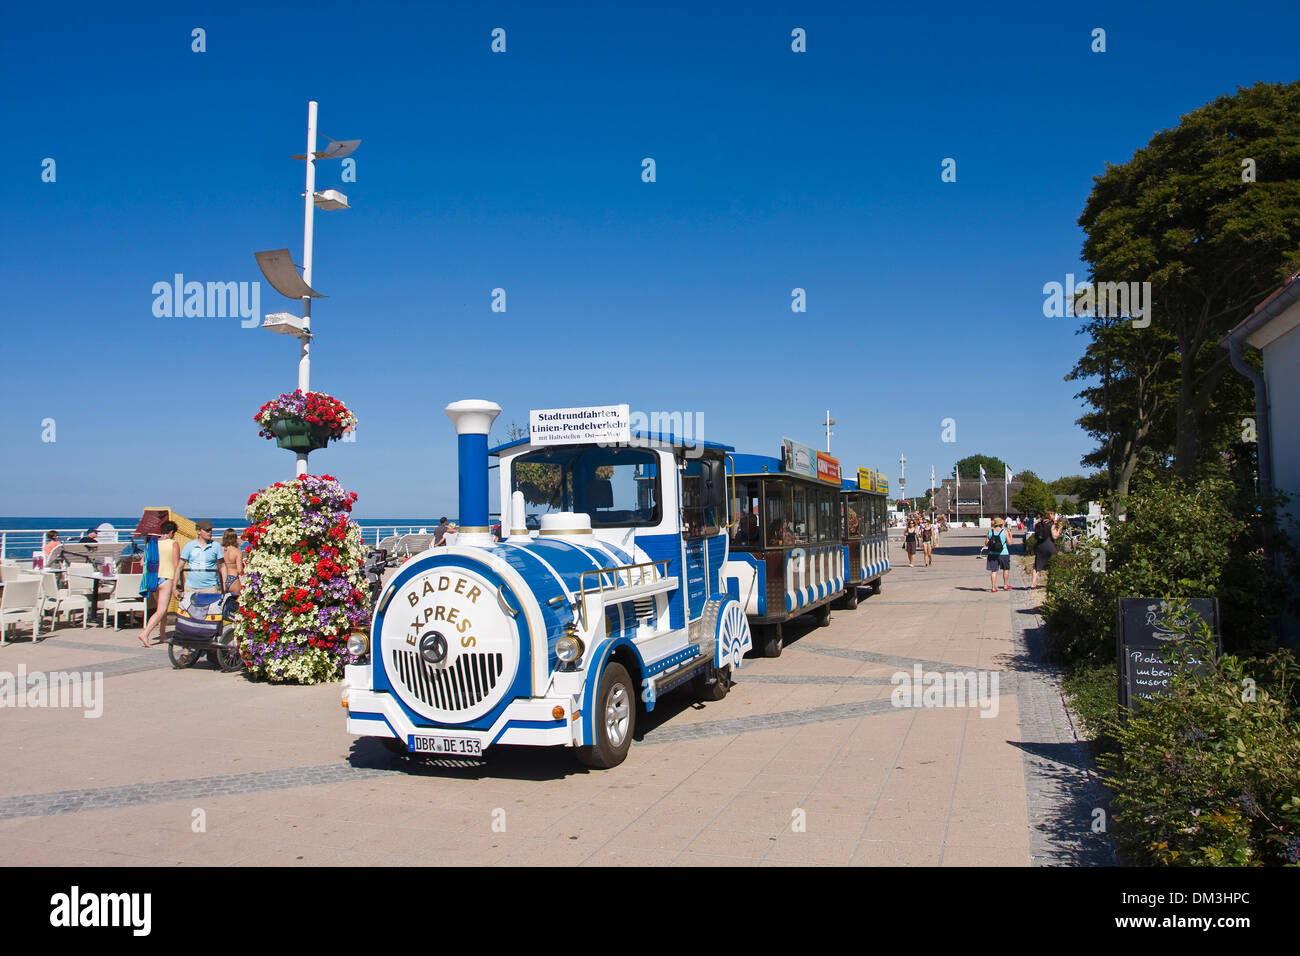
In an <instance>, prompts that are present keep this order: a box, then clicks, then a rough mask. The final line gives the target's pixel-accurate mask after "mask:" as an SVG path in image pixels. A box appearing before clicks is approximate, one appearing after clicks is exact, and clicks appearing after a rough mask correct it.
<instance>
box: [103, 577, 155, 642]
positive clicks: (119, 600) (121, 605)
mask: <svg viewBox="0 0 1300 956" xmlns="http://www.w3.org/2000/svg"><path fill="white" fill-rule="evenodd" d="M142 580H144V575H143V574H119V575H118V576H117V587H116V588H115V589H114V590H113V595H112V597H108V598H101V599H100V602H99V610H100V613H101V614H102V615H103V617H104V627H108V616H109V615H110V614H112V615H113V630H115V631H116V630H119V629H120V628H119V627H118V620H117V616H118V615H119V614H121V613H122V612H124V611H125V612H126V613H128V614H134V613H135V612H136V611H139V612H140V614H141V616H142V617H143V616H144V613H145V605H144V597H143V596H142V595H141V594H140V582H141V581H142ZM141 626H143V625H141Z"/></svg>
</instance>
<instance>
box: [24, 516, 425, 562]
mask: <svg viewBox="0 0 1300 956" xmlns="http://www.w3.org/2000/svg"><path fill="white" fill-rule="evenodd" d="M231 527H234V528H235V529H236V530H237V531H241V532H242V531H243V530H244V525H242V524H240V525H232V526H231ZM437 527H438V522H437V521H429V522H426V523H424V524H391V525H390V524H386V525H378V526H367V525H362V526H361V541H362V543H363V544H365V545H366V546H367V547H371V548H373V547H374V546H375V545H376V544H378V543H379V542H380V541H383V540H384V539H385V538H392V537H397V536H401V535H404V534H433V532H434V530H435V529H436V528H437ZM50 530H51V529H49V528H44V529H29V528H0V559H17V560H19V561H30V560H31V557H32V552H33V551H43V550H44V548H45V535H46V534H47V533H48V532H49V531H50ZM53 530H55V531H57V532H58V533H59V541H60V543H62V544H70V543H75V542H77V541H79V540H80V539H81V536H82V535H83V534H85V533H86V529H85V528H84V527H78V528H55V529H53ZM134 530H135V528H134V526H131V527H122V528H118V529H117V540H118V541H130V540H131V532H132V531H134ZM224 530H225V529H224V528H218V529H215V531H216V534H217V540H218V541H220V540H221V532H222V531H224ZM101 540H103V541H106V542H107V541H110V540H112V539H111V537H104V538H101Z"/></svg>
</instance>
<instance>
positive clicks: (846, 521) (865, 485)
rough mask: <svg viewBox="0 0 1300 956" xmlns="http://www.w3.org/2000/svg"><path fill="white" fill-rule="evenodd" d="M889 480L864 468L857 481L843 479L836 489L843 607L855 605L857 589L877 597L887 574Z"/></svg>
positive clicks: (860, 470)
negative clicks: (840, 531) (866, 588)
mask: <svg viewBox="0 0 1300 956" xmlns="http://www.w3.org/2000/svg"><path fill="white" fill-rule="evenodd" d="M888 496H889V479H887V478H886V477H885V476H884V475H882V474H880V473H879V472H875V471H871V470H870V469H867V468H859V469H858V480H857V481H851V480H849V479H847V478H845V479H844V480H843V482H842V485H841V489H840V511H841V513H840V527H841V528H843V534H844V538H843V540H844V585H845V591H844V606H845V607H846V608H848V609H850V610H852V609H853V608H855V607H857V606H858V588H860V587H870V588H871V589H872V591H873V593H875V594H879V593H880V590H881V588H882V587H883V584H884V576H885V575H886V574H888V573H889V525H888V519H887V517H886V515H887V513H888V510H889V502H888V500H887V499H888Z"/></svg>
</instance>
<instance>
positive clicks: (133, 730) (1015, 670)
mask: <svg viewBox="0 0 1300 956" xmlns="http://www.w3.org/2000/svg"><path fill="white" fill-rule="evenodd" d="M981 541H982V533H981V532H977V531H974V530H967V531H953V532H950V533H949V534H948V535H946V536H944V538H943V539H942V541H941V543H940V549H939V551H938V553H937V555H936V558H935V564H934V566H933V567H931V568H922V567H921V566H920V564H921V562H920V557H919V556H918V558H917V565H918V566H917V568H916V569H910V568H908V567H907V558H906V555H905V554H904V553H903V551H902V549H901V548H899V547H897V545H895V546H894V548H893V551H892V557H893V560H894V562H895V568H894V570H893V571H891V573H890V574H889V575H887V576H886V578H885V587H884V593H882V594H880V595H875V596H871V597H869V598H867V597H864V599H863V601H862V603H861V605H860V606H859V608H858V609H857V610H856V611H843V610H837V611H835V613H834V614H833V617H832V621H831V624H830V626H828V627H825V628H816V627H814V626H812V622H811V619H807V621H808V623H806V624H800V625H797V626H794V627H790V628H787V643H788V646H787V647H786V649H785V651H784V653H783V654H782V656H781V657H780V658H777V659H774V660H768V659H761V658H750V659H747V660H746V661H745V664H744V667H743V668H741V670H740V671H739V672H738V673H737V675H736V677H737V684H736V686H735V687H734V688H733V689H732V691H731V693H730V695H729V696H728V697H727V698H726V699H725V700H722V701H718V702H710V703H707V704H699V703H695V702H694V701H693V700H692V699H691V698H690V696H689V694H688V693H674V694H671V695H669V696H667V697H665V698H664V699H663V700H661V701H660V703H659V706H658V707H657V708H656V710H655V712H654V713H653V714H652V715H650V717H649V718H647V719H645V720H644V721H643V722H642V723H641V724H640V725H639V728H638V740H637V741H636V742H635V743H634V745H633V747H632V750H631V753H630V754H629V756H628V759H627V761H626V762H625V763H624V764H623V765H622V766H620V767H618V768H616V769H614V770H608V771H588V770H586V769H585V768H582V767H581V766H579V765H578V764H577V763H576V761H575V760H574V759H573V757H572V755H571V754H570V753H568V752H566V751H563V750H541V749H532V748H495V749H494V750H493V751H492V752H491V754H490V756H489V758H488V759H487V760H486V761H485V762H483V763H481V764H473V765H469V766H466V765H463V764H456V763H447V764H445V765H438V764H435V763H413V762H409V761H404V760H401V759H399V758H395V757H392V756H390V755H389V754H388V752H387V750H385V749H384V748H383V747H382V746H381V745H380V744H379V743H378V742H376V741H365V740H362V741H357V740H356V739H355V738H352V737H349V736H348V735H347V734H346V733H345V731H344V726H343V720H344V714H343V711H342V709H341V708H340V706H339V696H340V687H339V685H337V684H332V685H326V686H319V687H274V686H270V685H267V684H255V683H252V682H250V681H248V680H246V679H245V678H243V677H242V676H240V675H228V674H221V673H219V672H217V671H216V670H215V669H214V668H212V667H211V666H210V665H209V664H208V663H207V661H206V660H205V661H204V662H202V663H200V664H199V665H198V666H196V667H194V668H193V669H191V670H187V671H173V670H172V669H171V666H170V664H169V663H168V660H167V653H166V650H165V648H161V647H159V648H154V649H149V650H146V649H144V648H142V647H140V646H139V644H138V643H137V642H136V640H135V635H136V633H138V629H132V630H122V631H118V632H114V631H112V630H101V629H95V628H91V629H89V630H82V629H80V628H75V627H67V626H63V627H60V628H59V629H58V630H57V631H56V632H55V634H54V635H53V636H50V637H47V639H46V640H43V641H42V643H41V644H40V645H39V646H35V647H33V646H32V645H31V643H30V641H28V640H27V639H26V638H21V639H20V640H19V641H18V642H17V643H13V644H10V645H8V646H5V647H0V672H5V673H7V674H16V673H17V672H18V670H19V668H20V666H23V667H25V668H26V670H27V671H28V672H29V673H31V672H35V671H83V672H84V671H89V672H96V673H100V674H102V675H103V677H104V679H103V713H102V716H100V717H98V718H94V719H87V718H86V717H83V715H82V712H81V711H80V710H72V709H31V708H20V709H10V708H3V709H0V752H3V754H4V757H5V773H4V775H3V777H2V778H0V864H6V865H15V864H19V865H21V864H45V865H82V864H93V865H122V864H146V865H161V866H173V865H194V864H216V865H231V864H239V865H266V864H286V865H298V864H301V865H358V864H362V865H365V864H424V865H430V864H432V865H437V864H523V865H529V864H594V865H602V864H620V865H664V864H673V865H702V864H707V865H751V864H762V865H791V864H855V865H878V866H893V865H945V866H1028V865H1032V864H1080V863H1093V864H1095V863H1107V862H1111V860H1110V856H1109V850H1108V848H1107V846H1106V845H1105V840H1104V836H1098V835H1096V834H1094V833H1093V832H1092V827H1093V821H1094V819H1095V818H1096V811H1097V810H1098V809H1099V808H1101V809H1103V810H1104V808H1105V804H1104V803H1103V802H1102V800H1103V797H1102V795H1101V793H1100V791H1099V790H1098V788H1097V787H1096V785H1095V783H1094V782H1093V778H1092V777H1091V775H1090V773H1089V770H1090V768H1089V766H1088V763H1087V759H1086V755H1085V753H1084V750H1083V748H1082V747H1080V746H1079V745H1078V743H1077V742H1076V741H1075V739H1074V730H1073V728H1072V726H1071V724H1070V722H1069V719H1068V717H1067V715H1066V713H1065V711H1064V708H1063V707H1062V705H1061V700H1060V694H1059V689H1058V688H1057V687H1056V684H1055V681H1054V678H1053V675H1052V674H1051V672H1050V671H1047V670H1044V669H1043V668H1042V667H1041V666H1040V665H1038V664H1037V663H1036V662H1035V655H1036V645H1037V641H1038V632H1037V626H1038V623H1039V622H1038V618H1037V615H1036V614H1035V613H1034V611H1033V607H1034V605H1035V604H1036V603H1037V601H1038V600H1039V595H1040V594H1041V592H1031V591H1027V590H1023V588H1024V587H1025V586H1026V584H1027V579H1026V577H1025V576H1023V575H1021V574H1020V572H1019V569H1018V567H1017V569H1016V570H1015V571H1013V578H1012V583H1013V584H1014V585H1015V586H1016V587H1017V590H1014V591H1011V592H1005V591H1002V592H999V593H998V594H996V595H995V594H991V593H989V591H988V575H987V574H986V573H985V571H984V563H983V561H982V560H977V559H976V557H974V555H975V552H976V550H977V549H978V547H979V545H980V543H981ZM1017 550H1019V549H1018V547H1017ZM1013 564H1017V565H1018V560H1013ZM864 594H865V592H864ZM916 665H920V672H921V674H922V675H925V674H926V673H927V672H934V673H939V674H956V673H959V672H961V673H969V672H972V671H974V672H976V675H977V678H978V679H979V680H977V686H980V687H983V688H985V689H988V690H989V691H990V694H989V696H987V697H985V698H983V699H981V700H975V701H965V702H963V703H964V704H965V705H963V706H896V705H895V702H894V701H892V700H891V694H892V693H893V692H894V691H895V689H896V688H895V684H894V683H892V682H891V678H893V677H894V675H896V674H897V673H899V672H904V673H906V674H907V682H908V684H909V685H910V684H911V681H912V678H913V675H914V673H915V666H916ZM994 677H996V691H995V692H994V691H993V678H994ZM979 681H983V683H982V684H981V683H980V682H979ZM918 696H919V695H918ZM934 697H935V695H934V693H933V692H932V694H931V700H929V701H928V702H929V703H947V704H950V705H951V704H953V703H954V701H952V700H948V701H942V700H935V699H934ZM926 702H927V701H926V700H925V699H924V698H922V699H919V700H917V701H916V703H917V704H918V705H919V704H922V703H926ZM982 714H984V715H987V716H982Z"/></svg>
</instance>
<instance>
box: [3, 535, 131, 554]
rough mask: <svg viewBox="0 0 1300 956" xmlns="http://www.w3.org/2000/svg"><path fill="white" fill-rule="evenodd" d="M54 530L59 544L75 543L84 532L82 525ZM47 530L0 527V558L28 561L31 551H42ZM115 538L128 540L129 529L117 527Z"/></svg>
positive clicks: (106, 539)
mask: <svg viewBox="0 0 1300 956" xmlns="http://www.w3.org/2000/svg"><path fill="white" fill-rule="evenodd" d="M54 530H55V531H57V532H58V533H59V543H60V544H75V543H76V542H77V541H80V540H81V536H82V535H83V534H85V533H86V529H85V528H84V527H81V528H55V529H54ZM49 531H50V529H49V528H46V529H45V530H44V531H40V530H35V531H31V530H26V529H21V528H19V529H6V528H0V558H17V559H18V560H20V561H30V560H31V558H32V552H33V551H41V552H43V551H44V548H45V535H46V534H47V533H48V532H49ZM104 540H105V541H109V540H111V539H110V538H105V539H104ZM117 540H118V541H130V540H131V533H130V531H126V532H123V531H122V530H120V529H119V530H118V532H117Z"/></svg>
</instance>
